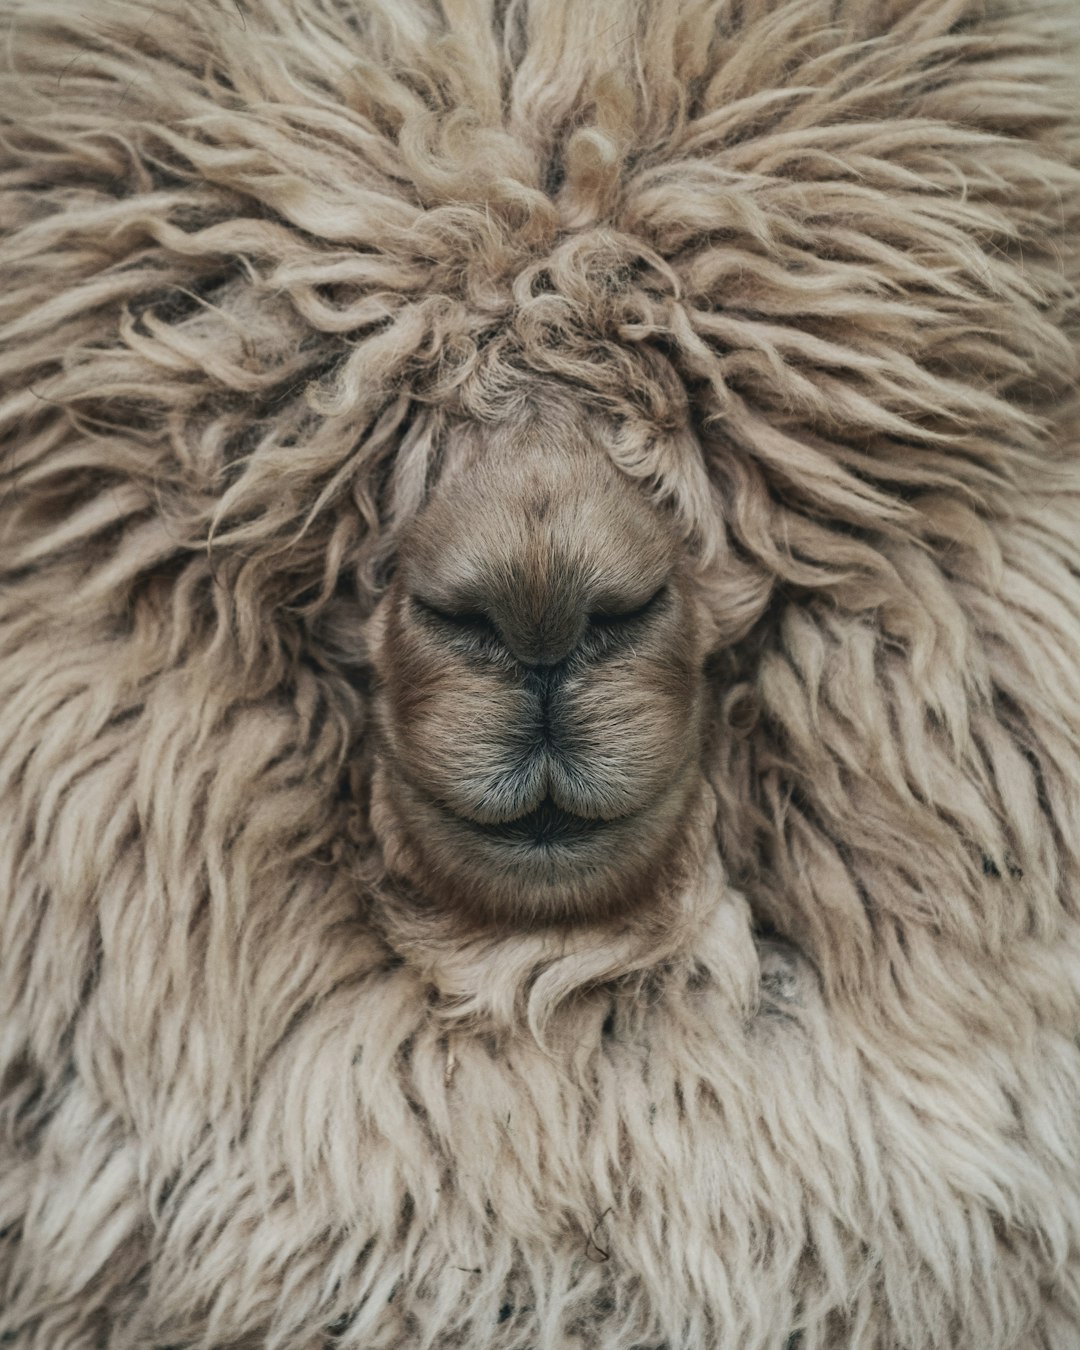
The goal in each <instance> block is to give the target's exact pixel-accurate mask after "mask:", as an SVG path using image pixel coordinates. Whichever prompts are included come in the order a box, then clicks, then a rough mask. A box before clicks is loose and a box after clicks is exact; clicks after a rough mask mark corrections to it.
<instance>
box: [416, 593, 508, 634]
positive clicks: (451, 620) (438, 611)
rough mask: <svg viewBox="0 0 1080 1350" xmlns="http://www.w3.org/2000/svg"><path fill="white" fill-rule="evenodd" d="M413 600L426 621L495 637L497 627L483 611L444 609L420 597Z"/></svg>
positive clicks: (417, 596)
mask: <svg viewBox="0 0 1080 1350" xmlns="http://www.w3.org/2000/svg"><path fill="white" fill-rule="evenodd" d="M411 599H412V603H413V605H414V606H415V608H416V609H417V610H418V611H419V613H420V614H421V615H422V616H423V617H424V618H426V619H429V620H434V621H435V622H437V623H440V624H442V625H444V626H446V627H450V628H458V629H462V630H465V631H471V632H474V633H484V634H486V635H489V636H495V625H494V624H493V623H492V621H491V619H490V618H489V617H488V616H487V615H486V614H484V613H483V612H482V611H481V610H468V609H443V608H442V607H441V606H439V605H436V604H433V603H432V602H431V601H430V600H425V599H424V598H423V597H422V596H419V595H414V596H412V597H411Z"/></svg>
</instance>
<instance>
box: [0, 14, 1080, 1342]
mask: <svg viewBox="0 0 1080 1350" xmlns="http://www.w3.org/2000/svg"><path fill="white" fill-rule="evenodd" d="M0 11H2V12H3V15H4V21H5V22H4V28H5V39H6V40H5V50H4V58H3V62H2V74H0V124H2V126H0V222H2V230H3V238H2V242H0V266H2V273H3V280H4V286H3V291H2V294H0V445H2V457H0V1342H2V1343H3V1344H4V1345H6V1346H9V1347H11V1348H12V1350H165V1348H166V1347H170V1350H177V1348H178V1347H181V1346H183V1347H186V1348H189V1350H195V1347H199V1348H200V1350H248V1348H251V1350H254V1347H256V1346H258V1347H260V1350H325V1347H328V1346H339V1347H341V1350H406V1348H408V1350H423V1348H427V1350H452V1348H453V1347H461V1348H462V1350H465V1348H466V1347H467V1348H468V1350H538V1348H539V1347H550V1348H551V1350H564V1348H567V1347H571V1346H581V1347H601V1348H602V1350H603V1348H606V1347H612V1350H616V1347H618V1350H630V1348H631V1347H633V1348H634V1350H776V1348H777V1347H783V1346H788V1347H790V1348H791V1350H795V1347H798V1350H840V1347H851V1348H852V1350H900V1348H901V1347H904V1348H905V1350H1076V1347H1077V1346H1078V1345H1080V1110H1078V1103H1080V1050H1078V1048H1077V1037H1078V1035H1080V471H1078V454H1077V450H1078V446H1080V400H1078V397H1077V392H1076V391H1077V388H1078V383H1080V381H1078V376H1080V361H1078V350H1080V344H1078V340H1077V338H1078V318H1080V305H1078V300H1077V296H1078V283H1080V262H1078V258H1080V251H1078V249H1077V238H1078V233H1077V227H1078V224H1080V100H1078V97H1077V92H1076V75H1075V72H1076V70H1077V68H1078V66H1077V62H1078V59H1080V51H1078V43H1077V37H1078V35H1080V24H1078V22H1077V17H1076V14H1077V11H1076V8H1075V6H1074V5H1072V6H1060V7H1059V6H1055V5H1048V4H1043V3H1042V2H1041V0H1031V3H1023V4H1020V3H1016V4H1014V3H1011V0H1010V2H1009V3H999V0H921V2H920V0H678V3H675V2H674V0H655V2H653V0H543V2H542V3H541V0H508V2H503V0H235V3H234V2H233V0H228V2H226V0H221V3H220V4H218V3H212V0H183V3H181V0H153V3H152V4H151V3H148V2H147V0H79V3H75V2H74V0H33V3H26V4H20V3H16V0H0ZM537 380H540V381H546V382H548V383H549V384H554V385H558V386H559V387H560V388H562V390H563V391H564V395H563V396H564V397H567V398H573V399H576V400H580V402H581V403H582V404H583V405H585V406H587V407H588V408H590V409H592V410H595V412H596V415H597V416H602V417H603V418H605V419H607V421H608V424H609V425H610V427H611V429H612V434H611V437H610V453H611V455H612V458H613V459H614V461H615V463H616V464H617V465H618V466H619V468H620V469H621V470H622V471H624V472H625V473H626V474H627V475H629V476H630V477H632V478H633V479H635V480H637V481H638V482H639V483H640V484H641V485H642V487H643V489H644V490H645V491H647V492H648V493H650V494H652V495H653V496H654V497H655V498H656V499H657V500H659V501H661V502H663V503H664V504H665V508H666V509H667V510H668V511H669V512H670V513H671V514H672V515H673V517H674V518H675V519H676V520H677V522H678V524H679V528H680V531H681V537H682V538H683V539H684V540H685V548H686V550H687V555H688V557H691V558H692V559H693V562H694V566H695V567H696V568H697V570H698V573H699V574H700V577H701V585H702V587H703V588H704V590H705V593H706V594H707V596H708V598H709V605H710V607H711V609H712V612H713V615H714V619H715V623H716V626H717V631H718V633H720V634H721V637H722V641H721V650H720V651H719V654H718V656H717V657H716V659H715V661H714V663H713V668H712V669H711V672H710V674H711V680H710V688H711V691H712V706H711V722H710V730H709V737H708V746H707V766H706V767H707V769H708V774H709V779H710V782H711V785H712V790H713V792H714V793H715V796H716V816H715V825H713V824H712V822H709V823H708V824H707V827H706V828H705V829H704V833H703V834H702V835H701V837H700V839H699V841H698V842H699V845H700V848H699V851H698V853H697V854H696V855H695V858H696V862H695V865H694V866H693V867H692V868H688V871H687V876H686V878H685V888H684V894H683V895H682V897H681V899H680V903H679V908H678V910H677V912H675V913H670V914H669V913H665V915H664V916H663V922H662V923H661V922H659V921H658V922H654V923H652V924H650V923H649V922H648V921H646V920H636V921H635V922H633V923H630V922H629V921H628V922H627V923H626V924H623V925H621V926H620V925H615V926H612V925H610V924H609V925H596V926H591V927H590V926H582V927H579V928H576V929H572V930H564V931H557V930H542V929H538V930H535V931H530V932H521V933H516V934H515V933H512V932H501V933H491V934H480V935H477V934H473V935H470V936H466V935H464V934H463V933H462V932H461V931H460V929H459V928H456V927H455V925H454V924H453V922H452V921H450V920H446V919H439V918H437V917H434V916H433V915H431V914H426V915H418V914H417V913H416V912H415V911H414V910H412V909H410V907H409V906H408V904H407V903H405V898H404V897H403V896H402V895H401V894H400V893H399V892H398V891H397V890H396V889H395V883H394V881H393V880H392V879H391V878H389V877H387V876H386V875H385V869H384V867H383V861H382V858H381V855H380V851H379V848H378V844H377V841H376V839H375V838H374V836H373V834H372V831H371V827H370V822H369V819H368V811H367V803H368V791H369V777H370V745H369V735H368V731H369V727H368V720H369V705H370V689H369V672H368V664H367V652H366V650H365V645H364V632H365V624H366V623H367V621H368V619H369V618H370V616H371V615H372V613H373V612H374V610H375V608H376V606H377V605H378V603H379V600H380V597H381V596H382V595H383V594H384V591H385V587H386V585H387V582H388V579H389V578H390V577H391V575H392V574H393V569H394V564H395V558H396V556H397V550H398V545H399V542H400V540H401V538H402V535H403V532H404V530H405V529H406V528H407V527H408V526H409V524H410V523H411V522H412V521H413V520H414V519H415V517H416V515H417V513H418V511H419V510H420V508H421V506H422V505H423V503H424V502H425V501H426V500H427V499H428V497H429V495H430V494H432V493H434V492H437V491H438V487H439V477H440V470H441V454H442V450H443V446H444V445H445V438H446V435H447V430H448V428H451V427H453V426H456V425H459V424H461V423H462V422H463V421H464V422H496V421H498V420H499V419H503V418H506V417H507V416H510V415H518V414H520V411H521V408H522V405H523V400H527V398H528V397H529V395H528V391H529V390H530V389H531V388H533V387H534V384H535V381H537Z"/></svg>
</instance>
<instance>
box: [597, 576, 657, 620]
mask: <svg viewBox="0 0 1080 1350" xmlns="http://www.w3.org/2000/svg"><path fill="white" fill-rule="evenodd" d="M667 594H668V587H667V582H665V583H664V584H663V585H662V586H660V587H658V588H657V590H655V591H653V593H652V595H650V596H649V598H648V599H647V600H645V601H644V602H642V603H641V604H638V605H634V606H632V607H631V608H628V609H622V608H618V607H617V606H615V605H605V606H604V607H603V608H602V609H598V610H594V611H593V612H592V613H591V614H590V615H589V623H590V624H591V625H592V626H593V627H594V628H618V627H622V626H624V625H626V624H632V623H636V622H638V620H640V619H646V618H648V617H649V616H650V615H651V614H653V613H655V612H656V611H658V610H659V609H661V608H662V607H663V603H664V601H665V600H666V599H667Z"/></svg>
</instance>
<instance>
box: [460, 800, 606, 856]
mask: <svg viewBox="0 0 1080 1350" xmlns="http://www.w3.org/2000/svg"><path fill="white" fill-rule="evenodd" d="M467 823H468V824H469V825H471V826H472V827H473V828H474V829H476V830H478V831H479V832H480V833H482V834H483V835H484V836H485V837H486V838H488V839H498V840H502V841H503V842H505V843H509V844H528V845H529V846H531V847H550V846H552V845H555V844H573V843H577V842H578V841H579V840H582V839H587V838H589V837H591V836H592V835H595V834H597V833H598V832H599V831H600V830H603V829H605V828H606V827H607V826H608V825H610V824H611V821H608V820H601V819H589V818H587V817H585V816H575V815H574V814H573V813H572V812H570V811H564V810H563V808H562V807H561V806H559V805H558V804H557V803H556V802H555V801H553V800H552V798H551V797H545V798H544V800H543V801H542V802H541V803H540V804H539V806H535V807H533V809H532V810H531V811H526V812H525V814H524V815H522V816H517V817H515V818H514V819H513V820H505V821H499V822H498V823H497V824H493V825H481V824H478V823H477V822H476V821H468V822H467Z"/></svg>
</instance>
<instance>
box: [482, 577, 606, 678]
mask: <svg viewBox="0 0 1080 1350" xmlns="http://www.w3.org/2000/svg"><path fill="white" fill-rule="evenodd" d="M490 613H491V615H492V621H493V622H494V624H495V627H496V628H497V629H498V632H499V635H500V637H501V638H502V640H503V642H504V644H505V645H506V648H507V650H508V651H509V652H510V653H511V654H512V655H513V657H514V658H515V659H516V660H517V661H518V662H520V664H521V665H523V666H524V667H525V668H526V669H528V670H531V671H537V672H539V671H543V670H550V669H551V667H553V666H558V665H560V664H561V663H562V662H564V661H566V659H567V658H568V657H569V656H571V655H573V653H574V651H575V650H576V649H577V647H578V646H579V644H580V643H581V640H582V638H583V637H584V635H585V629H586V627H587V625H588V620H589V605H588V597H587V595H586V593H585V588H584V587H583V586H582V585H581V584H580V583H579V582H577V581H576V579H575V578H573V577H572V576H567V575H562V574H560V575H556V576H555V577H553V578H551V579H550V580H549V584H548V585H546V586H536V585H535V583H534V582H533V583H530V582H529V581H528V580H526V581H525V582H524V584H518V585H511V586H508V587H506V589H505V591H504V593H503V594H502V595H501V596H499V597H498V599H497V600H496V602H495V603H494V604H493V605H492V606H491V610H490Z"/></svg>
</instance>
